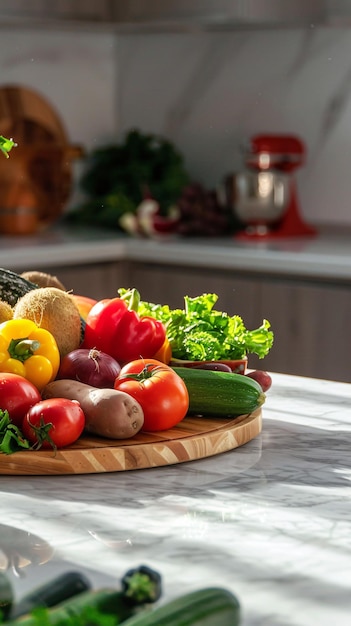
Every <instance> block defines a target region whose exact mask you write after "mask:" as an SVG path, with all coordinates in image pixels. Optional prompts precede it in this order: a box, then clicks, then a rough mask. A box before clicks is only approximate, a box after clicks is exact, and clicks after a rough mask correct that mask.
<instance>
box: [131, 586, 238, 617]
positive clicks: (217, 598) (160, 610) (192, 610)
mask: <svg viewBox="0 0 351 626" xmlns="http://www.w3.org/2000/svg"><path fill="white" fill-rule="evenodd" d="M239 624H240V604H239V601H238V599H237V598H236V596H235V595H234V594H232V593H231V592H230V591H228V590H227V589H222V588H220V587H218V588H216V587H210V588H207V589H206V588H205V589H200V590H199V591H193V592H191V593H187V594H185V595H183V596H180V597H179V598H176V599H175V600H172V601H171V602H168V603H167V604H164V605H162V606H159V607H157V608H155V609H151V610H150V611H142V612H141V613H139V614H137V615H135V616H134V617H131V618H129V619H127V620H126V621H125V622H123V626H239Z"/></svg>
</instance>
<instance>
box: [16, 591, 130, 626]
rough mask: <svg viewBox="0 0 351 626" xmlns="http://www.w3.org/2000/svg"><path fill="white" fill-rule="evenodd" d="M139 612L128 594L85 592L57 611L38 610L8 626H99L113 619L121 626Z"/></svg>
mask: <svg viewBox="0 0 351 626" xmlns="http://www.w3.org/2000/svg"><path fill="white" fill-rule="evenodd" d="M134 613H135V607H134V606H133V605H130V604H129V603H128V602H126V599H125V595H124V593H122V592H121V591H117V590H114V589H99V590H98V591H83V592H82V593H80V594H79V595H77V596H75V597H74V598H71V599H69V600H65V601H64V602H62V603H60V604H58V605H57V606H55V607H54V608H51V609H47V608H44V607H40V606H38V607H36V608H35V609H33V610H32V611H31V613H29V614H26V615H23V616H20V617H19V618H18V619H14V620H11V619H10V621H8V622H6V626H40V624H41V623H44V624H45V626H63V625H65V626H76V625H77V626H78V624H79V626H93V625H94V626H95V625H97V624H99V622H100V621H101V622H103V618H104V617H105V616H111V617H110V624H111V626H117V624H120V623H121V622H123V621H124V620H126V619H128V618H129V617H131V616H132V615H134Z"/></svg>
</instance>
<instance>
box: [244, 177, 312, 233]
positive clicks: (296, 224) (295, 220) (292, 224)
mask: <svg viewBox="0 0 351 626" xmlns="http://www.w3.org/2000/svg"><path fill="white" fill-rule="evenodd" d="M316 234H317V230H316V228H314V227H313V226H310V224H306V222H305V221H304V220H303V219H302V217H301V215H300V212H299V208H298V204H297V200H296V193H295V190H294V189H293V190H292V197H291V202H290V206H289V208H288V209H287V210H286V212H285V214H284V215H283V217H282V219H281V221H280V222H279V224H277V225H275V226H274V225H272V226H269V225H267V226H266V225H261V226H260V225H252V226H251V227H250V226H248V227H247V228H246V229H245V230H243V231H240V232H238V233H236V234H235V235H234V237H235V239H246V241H247V240H256V241H260V240H262V241H263V240H267V239H277V238H279V237H306V236H307V237H314V236H315V235H316Z"/></svg>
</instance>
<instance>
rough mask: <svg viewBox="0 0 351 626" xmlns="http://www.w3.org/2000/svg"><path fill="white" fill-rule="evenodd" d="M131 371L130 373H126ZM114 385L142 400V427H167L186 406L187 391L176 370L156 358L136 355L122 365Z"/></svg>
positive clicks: (178, 417) (182, 416)
mask: <svg viewBox="0 0 351 626" xmlns="http://www.w3.org/2000/svg"><path fill="white" fill-rule="evenodd" d="M130 375H132V377H129V376H130ZM114 387H115V389H118V390H120V391H125V392H126V393H128V394H129V395H130V396H132V397H133V398H134V399H135V400H137V401H138V402H139V404H141V406H142V409H143V412H144V425H143V428H142V430H143V431H145V430H148V431H151V432H152V431H156V430H167V429H168V428H172V427H173V426H175V425H176V424H178V422H180V421H181V420H182V419H183V418H184V417H185V416H186V414H187V411H188V408H189V394H188V390H187V388H186V385H185V383H184V381H183V380H182V379H181V378H180V376H178V374H176V372H175V371H174V370H173V369H172V368H171V367H169V366H168V365H165V364H164V363H161V361H157V360H156V359H137V360H135V361H131V362H130V363H127V364H126V365H124V366H123V367H122V369H121V371H120V374H119V376H118V377H117V378H116V380H115V385H114Z"/></svg>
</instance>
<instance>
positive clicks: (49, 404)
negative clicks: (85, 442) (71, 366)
mask: <svg viewBox="0 0 351 626" xmlns="http://www.w3.org/2000/svg"><path fill="white" fill-rule="evenodd" d="M84 426H85V416H84V413H83V410H82V408H81V406H80V404H79V402H77V401H76V400H67V399H66V398H50V399H49V400H41V402H38V403H37V404H35V405H34V406H33V407H32V408H31V409H29V411H28V412H27V413H26V415H25V416H24V419H23V423H22V432H23V435H24V436H25V437H26V439H28V441H29V442H30V443H32V444H36V445H37V447H42V448H64V447H65V446H69V445H70V444H71V443H74V442H75V441H77V439H78V438H79V437H80V436H81V434H82V432H83V430H84Z"/></svg>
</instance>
